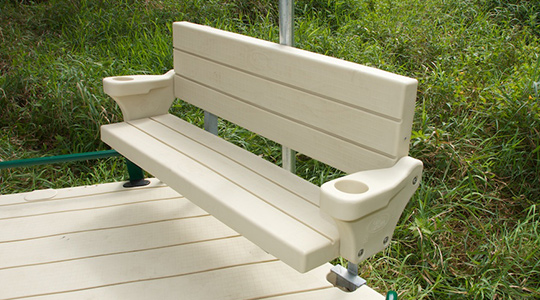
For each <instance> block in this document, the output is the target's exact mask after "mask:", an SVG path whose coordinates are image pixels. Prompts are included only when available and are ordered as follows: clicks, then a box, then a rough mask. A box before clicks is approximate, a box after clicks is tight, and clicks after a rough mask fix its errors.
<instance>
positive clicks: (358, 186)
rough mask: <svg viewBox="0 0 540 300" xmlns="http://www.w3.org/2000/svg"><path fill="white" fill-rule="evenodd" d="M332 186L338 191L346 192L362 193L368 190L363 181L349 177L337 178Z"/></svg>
mask: <svg viewBox="0 0 540 300" xmlns="http://www.w3.org/2000/svg"><path fill="white" fill-rule="evenodd" d="M334 187H335V188H336V189H337V190H338V191H340V192H343V193H347V194H362V193H365V192H367V191H368V190H369V187H368V186H367V185H366V184H365V183H363V182H360V181H356V180H350V179H344V180H338V181H336V183H335V184H334Z"/></svg>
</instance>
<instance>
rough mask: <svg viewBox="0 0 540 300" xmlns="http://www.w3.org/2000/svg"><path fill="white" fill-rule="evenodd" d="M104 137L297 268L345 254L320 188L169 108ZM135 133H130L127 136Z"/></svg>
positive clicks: (110, 129)
mask: <svg viewBox="0 0 540 300" xmlns="http://www.w3.org/2000/svg"><path fill="white" fill-rule="evenodd" d="M101 135H102V139H103V141H105V142H106V143H107V144H109V145H110V146H111V147H113V148H114V149H116V150H117V151H118V152H120V153H121V154H122V155H124V156H126V157H127V158H128V159H130V160H132V161H136V162H137V163H138V164H139V165H140V167H142V168H143V169H145V170H147V171H148V172H150V173H152V174H159V178H160V179H161V180H162V181H163V182H165V183H166V184H168V185H169V186H171V187H172V188H173V189H176V190H181V191H182V193H183V194H184V195H185V196H186V197H187V198H188V199H192V198H193V199H198V200H199V201H198V202H197V205H199V206H200V207H201V208H203V209H204V210H207V211H209V212H210V213H212V214H213V215H214V216H216V217H217V218H218V219H220V220H222V221H224V222H225V223H226V224H227V225H229V226H230V227H231V228H232V229H234V230H236V231H238V232H240V233H241V234H242V235H244V236H246V237H247V238H248V239H250V240H251V241H253V242H255V243H256V244H257V245H259V246H260V247H261V248H263V249H264V250H266V251H268V252H270V253H272V254H274V255H275V256H277V257H278V258H280V259H281V260H283V261H284V262H286V263H287V264H289V265H290V266H292V267H293V268H295V269H297V270H309V269H312V268H314V267H317V266H319V265H321V264H323V263H325V262H327V261H330V260H331V259H333V258H335V257H336V256H338V255H339V234H338V231H337V228H336V225H335V223H334V221H333V220H332V218H331V217H330V216H328V215H326V214H322V213H321V212H320V210H319V198H320V189H319V187H317V186H315V185H313V184H311V183H309V182H307V181H305V180H303V179H301V178H299V177H298V176H296V175H294V174H291V173H290V172H288V171H286V170H284V169H282V168H280V167H278V166H276V165H274V164H272V163H270V162H267V161H265V160H262V159H260V157H258V156H256V155H254V154H252V153H250V152H248V151H246V150H244V149H242V148H240V147H237V146H235V145H233V144H231V143H229V142H227V141H225V140H223V139H221V138H219V137H216V136H214V135H212V134H210V133H208V132H206V131H204V130H202V129H200V128H198V127H196V126H194V125H192V124H190V123H187V122H185V121H183V120H181V119H179V118H177V117H175V116H172V115H170V114H164V115H159V116H155V117H150V118H143V119H138V120H132V121H127V122H122V123H116V124H110V125H105V126H103V127H102V129H101ZM126 137H128V138H126Z"/></svg>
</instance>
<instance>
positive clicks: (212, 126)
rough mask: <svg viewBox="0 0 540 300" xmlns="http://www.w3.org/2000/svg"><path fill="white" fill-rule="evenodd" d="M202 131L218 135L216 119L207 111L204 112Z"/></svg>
mask: <svg viewBox="0 0 540 300" xmlns="http://www.w3.org/2000/svg"><path fill="white" fill-rule="evenodd" d="M204 130H206V131H208V132H210V133H211V134H213V135H218V117H217V116H216V115H214V114H212V113H209V112H207V111H205V112H204Z"/></svg>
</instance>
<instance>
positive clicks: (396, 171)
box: [320, 157, 422, 263]
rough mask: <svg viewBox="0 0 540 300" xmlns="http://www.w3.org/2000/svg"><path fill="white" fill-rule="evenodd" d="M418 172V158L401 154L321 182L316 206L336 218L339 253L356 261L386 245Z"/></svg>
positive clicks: (419, 175) (407, 200)
mask: <svg viewBox="0 0 540 300" xmlns="http://www.w3.org/2000/svg"><path fill="white" fill-rule="evenodd" d="M421 176H422V162H420V161H419V160H417V159H414V158H412V157H403V158H401V159H400V160H399V161H398V162H397V163H396V164H395V165H394V166H393V167H391V168H387V169H378V170H370V171H362V172H358V173H354V174H350V175H347V176H344V177H342V178H339V179H336V180H332V181H329V182H327V183H325V184H323V185H322V186H321V199H320V207H321V210H322V211H324V212H326V213H328V214H329V215H330V216H331V217H332V218H333V219H334V221H335V222H336V225H337V227H338V231H339V235H340V255H341V256H342V257H344V258H346V259H348V260H349V261H351V262H353V263H358V262H360V261H362V260H364V259H366V258H368V257H370V256H371V255H373V254H376V253H378V252H379V251H381V250H383V249H384V248H386V247H387V246H388V245H389V244H390V240H391V237H392V234H393V233H394V229H395V227H396V224H397V222H398V220H399V217H400V216H401V213H402V212H403V209H405V206H406V205H407V202H409V199H410V198H411V196H412V195H413V194H414V192H415V191H416V189H417V188H418V186H419V182H420V178H421Z"/></svg>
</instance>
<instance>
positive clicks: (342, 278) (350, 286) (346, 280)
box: [331, 262, 366, 292]
mask: <svg viewBox="0 0 540 300" xmlns="http://www.w3.org/2000/svg"><path fill="white" fill-rule="evenodd" d="M331 271H332V273H334V274H336V282H335V283H334V285H335V286H337V287H340V288H342V289H345V290H347V291H350V292H353V291H356V289H358V288H359V287H361V286H363V285H364V284H366V280H365V279H363V278H362V277H360V276H358V265H357V264H354V263H351V262H349V263H348V266H347V269H345V268H344V267H343V266H342V265H335V266H334V267H332V269H331Z"/></svg>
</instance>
